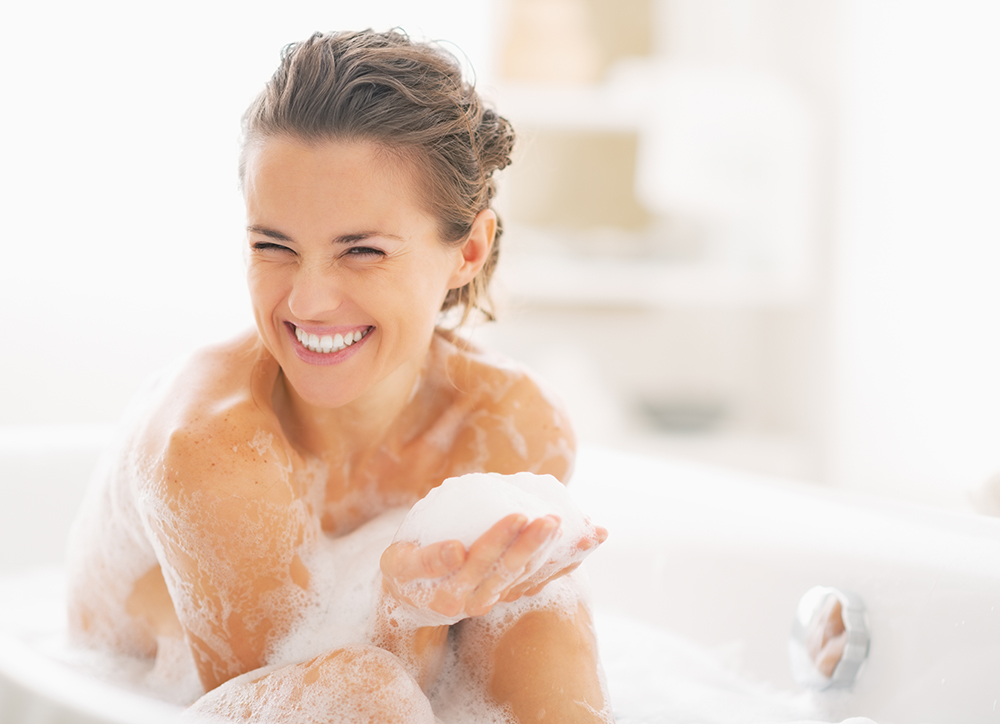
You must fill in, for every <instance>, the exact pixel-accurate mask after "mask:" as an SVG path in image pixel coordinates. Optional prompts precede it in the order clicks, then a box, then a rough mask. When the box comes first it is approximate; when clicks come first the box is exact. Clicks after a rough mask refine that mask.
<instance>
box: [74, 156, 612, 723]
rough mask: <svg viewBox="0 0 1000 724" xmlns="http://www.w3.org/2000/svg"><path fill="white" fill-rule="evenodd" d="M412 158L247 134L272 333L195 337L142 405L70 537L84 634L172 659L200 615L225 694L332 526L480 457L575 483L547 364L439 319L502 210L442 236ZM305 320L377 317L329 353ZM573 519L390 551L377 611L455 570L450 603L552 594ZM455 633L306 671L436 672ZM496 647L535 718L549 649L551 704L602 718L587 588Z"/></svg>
mask: <svg viewBox="0 0 1000 724" xmlns="http://www.w3.org/2000/svg"><path fill="white" fill-rule="evenodd" d="M414 178H415V171H414V169H413V168H412V167H410V166H409V165H408V164H405V163H402V162H400V161H399V160H398V159H396V158H393V157H391V156H388V155H387V154H385V153H384V152H382V151H380V150H379V149H377V148H374V147H371V146H369V145H365V144H343V143H334V142H324V143H320V144H312V145H307V144H303V143H301V142H298V141H294V140H290V139H276V140H272V141H269V142H268V143H267V144H265V145H264V146H263V147H262V148H260V149H258V150H257V151H256V153H255V154H252V156H251V159H250V163H249V164H248V181H247V210H248V247H247V248H248V252H247V253H248V272H247V276H248V283H249V287H250V291H251V299H252V301H253V305H254V315H255V319H256V322H257V329H256V330H255V331H254V332H252V333H249V334H247V335H245V336H242V337H240V338H239V339H236V340H234V341H232V342H229V343H226V344H223V345H220V346H218V347H215V348H211V349H207V350H204V351H202V352H200V353H198V354H197V355H195V356H194V357H193V358H192V359H191V360H190V361H189V362H188V363H187V365H186V366H185V367H184V368H183V369H182V370H181V371H180V372H179V373H178V374H177V375H176V376H175V377H174V378H172V379H171V380H169V381H166V382H165V383H163V384H162V385H161V386H160V388H159V389H158V390H157V391H156V394H153V395H151V396H150V397H149V399H148V400H147V402H146V405H145V408H144V409H142V410H140V411H139V413H138V414H137V416H136V418H135V419H136V424H135V425H134V427H133V429H132V432H131V433H130V435H129V436H128V438H127V439H126V441H125V443H124V444H123V446H122V449H121V450H120V454H119V462H118V464H117V465H115V466H113V467H112V468H111V469H110V471H109V473H108V475H107V477H106V479H105V480H104V481H103V483H102V484H103V486H104V489H103V491H99V493H98V494H96V495H95V496H94V500H95V503H94V504H93V505H92V506H90V507H89V508H88V510H87V511H85V512H84V514H83V516H82V517H81V521H80V524H79V525H78V528H77V532H76V533H75V537H76V540H77V541H79V542H80V544H81V545H80V546H79V548H80V550H81V551H83V552H82V553H80V555H79V556H78V557H77V559H76V563H75V564H73V565H71V597H70V605H71V628H72V629H73V631H74V633H75V635H76V636H77V637H78V638H79V639H82V640H89V641H91V642H93V641H95V640H98V642H99V643H103V644H104V645H110V646H111V647H113V648H115V649H117V650H120V651H123V652H128V653H139V654H142V655H147V656H155V655H156V654H157V651H158V649H159V648H160V647H161V645H162V644H163V641H164V639H165V638H176V637H178V636H180V635H183V636H184V638H185V639H186V640H187V642H188V644H189V646H190V648H191V651H192V653H193V655H194V659H195V663H196V665H197V668H198V674H199V676H200V679H201V681H202V683H203V685H204V687H205V689H206V690H212V689H214V688H216V687H217V686H219V685H220V684H222V683H224V682H226V681H229V680H230V679H232V678H233V677H235V676H238V675H240V674H242V673H245V672H247V671H250V670H252V669H255V668H257V667H260V666H262V665H264V664H266V663H267V662H268V655H269V652H270V651H271V650H272V645H273V643H274V642H275V641H280V640H281V639H282V636H283V635H284V634H286V633H287V632H288V631H289V630H290V629H291V628H292V627H293V626H294V624H295V622H296V620H297V616H298V614H299V610H300V608H301V605H302V604H301V601H302V594H303V592H307V591H309V590H311V586H312V585H313V583H312V579H311V577H312V576H313V575H315V574H314V573H313V572H312V571H310V569H309V567H308V566H307V565H306V563H305V561H308V560H309V559H310V556H311V554H312V553H313V551H314V550H315V547H316V546H317V545H318V543H319V541H320V540H321V539H322V537H323V536H340V535H344V534H346V533H348V532H350V531H352V530H354V529H356V528H357V527H358V526H360V525H362V524H363V523H365V522H366V521H369V520H371V519H373V518H374V517H376V516H377V515H379V514H380V513H382V512H383V511H385V510H386V509H388V508H391V507H396V506H408V505H412V503H413V502H415V501H416V500H418V499H420V498H421V497H423V495H425V494H426V493H427V491H429V490H430V489H431V488H433V487H434V486H436V485H438V484H440V483H441V482H442V481H443V480H444V479H445V478H447V477H452V476H455V475H460V474H463V473H467V472H482V471H491V472H500V473H514V472H520V471H531V472H537V473H549V474H552V475H555V476H556V477H557V478H559V479H561V480H563V481H566V480H567V478H568V476H569V474H570V472H571V468H572V463H573V454H574V442H573V437H572V433H571V430H570V428H569V426H568V424H567V421H566V419H565V417H564V415H563V413H562V412H561V411H560V409H559V408H558V407H557V406H556V405H554V404H553V403H552V401H551V400H550V398H548V397H547V396H546V395H545V394H544V392H543V391H542V389H541V388H540V387H539V386H538V384H537V383H536V382H535V381H534V380H532V378H531V377H530V376H528V375H527V374H526V373H525V372H524V371H522V370H520V369H518V368H516V367H514V366H511V365H509V364H507V363H504V362H501V361H499V360H497V359H494V358H490V357H488V356H487V355H484V354H483V353H481V352H479V351H478V350H476V349H474V348H472V347H470V346H468V345H466V344H465V343H464V342H462V341H461V340H460V339H458V338H456V337H454V336H453V335H451V334H449V333H447V332H442V331H439V330H438V331H435V327H434V320H435V318H436V316H437V310H438V308H439V307H440V305H441V302H442V301H443V299H444V296H445V294H446V293H447V291H448V289H450V288H456V287H458V286H461V285H463V284H465V283H466V282H467V281H468V280H469V279H471V278H472V276H474V275H475V273H476V272H477V271H478V269H479V268H480V267H481V265H482V263H483V261H484V259H485V254H486V252H488V249H489V244H490V243H491V241H492V236H493V233H494V229H495V217H493V216H492V212H482V213H481V214H480V215H479V216H478V217H477V219H476V222H475V224H474V226H473V230H472V232H471V233H470V236H469V238H468V239H467V240H466V241H465V243H463V244H462V245H459V246H446V245H444V244H442V243H441V242H440V240H439V239H438V237H437V226H436V223H435V221H434V219H432V218H431V217H430V216H429V215H428V214H427V213H426V212H425V211H424V210H423V207H424V205H423V203H422V200H421V199H420V197H419V195H418V194H417V191H416V189H418V188H419V184H417V183H416V182H415V180H414ZM296 328H301V329H303V330H305V331H306V332H309V331H314V332H328V331H329V332H332V331H334V330H343V333H344V334H347V333H348V332H351V331H361V332H362V333H363V335H364V336H363V338H362V339H361V340H359V341H358V342H355V343H354V344H353V345H352V346H351V347H348V348H346V349H345V350H342V351H341V352H335V353H333V355H330V356H328V357H325V358H323V359H319V356H318V355H317V353H315V352H310V351H309V350H308V349H307V348H306V347H305V346H303V345H302V343H301V341H299V340H298V338H297V337H296V334H295V329H296ZM320 336H322V335H320ZM555 523H556V521H553V520H550V519H540V520H538V521H534V522H529V521H526V520H524V519H523V518H520V517H510V518H507V519H504V520H501V521H498V522H497V524H496V525H495V526H494V528H492V529H491V530H490V531H489V532H488V533H487V534H486V535H484V536H483V537H482V538H481V539H480V540H479V541H477V543H476V544H474V545H473V546H472V547H470V548H469V549H468V550H466V549H465V548H464V547H462V546H461V545H460V544H459V545H457V547H456V544H455V543H444V544H440V545H435V546H429V547H426V548H416V547H412V546H410V547H403V546H396V547H391V548H390V549H389V550H387V551H386V554H385V555H384V556H383V559H382V573H383V586H382V590H381V593H380V596H379V602H378V605H377V607H376V608H377V611H376V615H381V614H380V612H382V613H384V612H388V613H390V614H391V613H392V611H393V609H394V608H396V607H399V606H405V605H406V603H407V602H406V601H405V600H404V601H401V600H400V598H399V596H398V591H399V588H400V586H399V584H400V583H405V582H407V581H410V580H412V579H414V578H425V579H427V580H428V581H429V582H431V583H433V585H435V586H436V587H437V589H436V590H437V593H438V595H435V597H434V602H435V603H434V604H433V605H434V606H436V607H437V609H439V610H437V612H438V613H443V614H446V615H454V614H456V613H457V614H459V615H465V616H484V615H488V614H489V608H490V606H489V601H492V600H495V599H497V598H500V599H504V600H515V599H517V598H518V597H520V596H524V595H530V594H532V593H536V592H538V591H539V590H541V589H542V588H543V587H544V586H545V585H546V583H547V581H545V580H533V579H531V578H529V577H526V576H522V575H519V572H520V571H522V570H523V569H524V568H525V567H526V564H527V562H528V561H529V560H530V559H531V556H532V554H533V553H534V552H535V551H536V550H538V549H540V548H541V547H542V546H544V545H545V543H546V542H547V540H548V539H549V536H551V535H553V534H554V528H555ZM603 535H604V533H603V532H601V534H600V535H599V539H594V540H586V541H580V542H579V545H580V546H581V547H586V548H589V547H593V546H595V545H597V544H598V543H599V542H600V540H601V539H603ZM122 546H125V547H126V549H127V547H128V546H131V547H132V549H133V550H134V551H135V555H134V556H133V557H132V559H131V560H128V561H125V562H123V560H122V558H121V556H118V555H116V554H114V553H113V551H116V550H121V549H122V548H121V547H122ZM565 572H566V571H561V573H565ZM98 592H99V593H98ZM581 605H582V604H581ZM123 611H124V613H125V615H122V612H123ZM539 617H541V618H539ZM539 621H542V622H543V623H544V624H545V625H539ZM464 623H465V622H463V624H460V626H461V625H464ZM476 631H477V629H476V627H475V626H472V625H469V626H464V628H463V633H462V637H461V638H462V640H463V641H464V642H465V643H464V644H462V645H463V646H465V647H466V648H468V649H469V650H470V651H471V650H476V651H480V650H482V649H483V645H484V641H483V640H481V639H482V636H479V637H477V633H476ZM448 632H449V627H448V626H421V627H412V628H409V629H407V628H406V627H403V630H399V629H392V630H390V629H389V628H388V627H383V629H381V633H380V634H379V635H378V636H376V639H377V640H376V641H374V643H376V644H377V645H378V647H379V648H380V649H382V650H384V651H385V652H388V653H389V654H391V656H390V658H389V659H386V658H385V657H384V656H383V655H382V654H378V655H373V656H368V655H360V654H357V652H356V651H352V653H351V655H349V656H346V655H345V656H338V655H335V654H336V652H331V654H330V656H329V657H327V658H325V659H323V660H322V661H318V662H317V661H313V662H303V663H302V664H300V665H298V666H300V667H306V668H303V669H302V671H299V672H293V673H297V674H302V675H303V676H305V675H306V673H308V671H314V670H316V671H319V670H325V668H324V667H327V666H335V667H343V666H348V665H349V666H355V667H361V669H359V670H362V671H369V670H370V672H383V673H370V676H375V677H380V676H383V675H384V676H386V678H387V680H388V679H391V678H392V677H394V676H398V675H401V674H400V672H402V673H404V674H405V675H407V676H411V677H412V678H413V679H415V680H416V681H417V682H418V684H420V685H421V686H423V687H427V686H429V685H430V684H431V683H433V681H434V679H435V677H436V676H437V674H438V672H439V670H440V665H441V661H442V657H443V652H444V644H445V641H446V638H447V636H448ZM485 643H486V646H487V649H488V650H490V651H493V652H494V654H493V655H492V656H491V657H489V658H490V660H489V661H485V662H482V665H483V666H484V667H487V668H489V669H490V671H491V675H490V690H491V692H492V694H493V696H494V698H495V699H496V700H497V701H498V702H499V703H505V704H508V705H510V706H511V707H512V709H513V710H514V711H515V712H516V713H517V714H518V716H519V717H520V719H521V721H523V722H528V721H534V720H535V719H536V718H537V717H538V716H539V710H538V707H537V706H535V704H536V703H537V701H538V700H539V697H543V698H546V697H547V698H549V699H552V690H551V689H550V688H549V686H550V683H551V682H547V681H546V680H545V678H544V677H540V676H539V674H538V672H535V673H534V674H531V672H532V668H531V667H529V666H528V663H529V662H536V663H537V661H538V658H537V651H539V650H543V651H545V652H546V656H545V657H544V659H545V661H546V666H547V667H548V670H550V671H555V672H559V674H560V678H561V680H562V681H563V682H565V684H566V685H565V687H564V691H565V696H564V698H565V699H566V701H565V702H563V703H564V704H565V707H564V708H565V712H564V715H565V717H566V718H565V719H560V718H553V714H554V713H555V712H557V711H559V706H560V704H559V701H558V696H557V697H556V698H555V699H552V702H551V704H550V706H549V718H547V719H546V721H560V720H565V721H588V720H594V721H603V720H606V719H607V715H606V714H600V712H602V710H603V709H604V708H605V701H604V694H603V689H602V686H601V682H600V679H599V676H598V668H599V665H598V662H597V658H596V649H595V646H594V644H593V634H592V631H591V626H590V620H589V614H588V613H587V612H586V608H585V607H581V608H580V609H579V611H577V612H576V613H575V614H573V615H571V616H568V617H567V616H566V615H565V613H564V612H562V611H552V612H546V611H544V610H543V611H540V612H538V613H536V614H533V615H532V616H530V617H528V616H526V617H525V618H524V620H523V621H519V622H517V623H516V624H515V625H514V626H512V627H510V628H509V629H508V630H506V632H505V633H504V634H503V636H502V638H501V640H499V641H495V640H493V641H488V642H485ZM373 662H374V663H373ZM387 662H388V663H387ZM309 666H312V667H313V668H312V669H309V668H308V667H309ZM316 667H319V669H317V668H316ZM365 667H369V668H365ZM372 667H373V668H372ZM394 667H395V668H394ZM293 668H294V667H293ZM535 668H537V666H535ZM396 669H398V671H397V670H396ZM389 670H392V673H391V675H390V674H386V673H385V672H386V671H389ZM304 672H305V673H304ZM283 675H291V674H290V673H289V672H285V674H283ZM309 676H313V675H312V674H309ZM307 678H308V677H307ZM332 679H338V677H332ZM332 679H331V680H332ZM311 680H314V681H320V680H323V681H327V680H328V679H324V678H322V677H320V676H319V674H318V673H317V674H316V675H315V676H314V677H313V678H312V679H311ZM536 685H537V686H542V687H543V689H544V690H543V689H538V688H533V687H535V686H536ZM416 691H417V692H418V693H419V689H418V690H416ZM335 693H336V692H335ZM411 694H412V692H411ZM337 695H338V696H341V695H342V696H350V693H349V692H346V693H345V692H340V693H337ZM421 696H422V695H421ZM580 702H585V703H586V712H584V713H583V714H581V711H580V709H579V703H580ZM425 705H426V702H423V704H420V705H419V706H417V705H416V704H415V706H416V708H411V710H412V711H418V710H421V711H422V709H421V708H420V707H421V706H425ZM428 711H429V709H428ZM588 712H590V713H588ZM594 712H596V713H594ZM592 713H593V715H591V714H592ZM541 714H542V715H544V711H543V712H541ZM386 716H388V715H386ZM561 716H562V715H561ZM386 720H389V719H386Z"/></svg>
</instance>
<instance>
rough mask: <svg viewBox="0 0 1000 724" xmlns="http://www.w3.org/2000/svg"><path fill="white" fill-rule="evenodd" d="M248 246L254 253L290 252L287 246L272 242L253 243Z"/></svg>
mask: <svg viewBox="0 0 1000 724" xmlns="http://www.w3.org/2000/svg"><path fill="white" fill-rule="evenodd" d="M250 246H251V248H252V249H253V250H254V251H287V252H291V251H292V250H291V249H289V248H288V247H287V246H282V245H281V244H275V243H274V242H273V241H255V242H254V243H253V244H251V245H250Z"/></svg>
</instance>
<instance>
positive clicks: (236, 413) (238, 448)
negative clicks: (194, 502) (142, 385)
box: [134, 332, 288, 492]
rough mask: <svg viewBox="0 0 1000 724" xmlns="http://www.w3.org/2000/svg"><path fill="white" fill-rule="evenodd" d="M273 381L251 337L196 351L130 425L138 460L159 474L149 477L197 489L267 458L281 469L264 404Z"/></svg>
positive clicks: (278, 436)
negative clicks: (152, 465)
mask: <svg viewBox="0 0 1000 724" xmlns="http://www.w3.org/2000/svg"><path fill="white" fill-rule="evenodd" d="M277 374H278V367H277V363H276V362H274V360H273V359H272V358H271V357H270V355H269V354H268V353H267V351H266V350H265V349H264V348H263V346H262V345H261V344H260V342H259V339H258V337H257V334H256V332H251V333H247V334H243V335H240V336H239V337H237V338H235V339H233V340H229V341H226V342H224V343H221V344H217V345H213V346H210V347H205V348H203V349H199V350H197V351H196V352H194V353H193V354H192V355H191V356H190V357H188V358H187V359H186V360H185V361H184V362H183V363H182V364H180V365H178V366H177V367H176V368H175V369H173V370H172V371H171V373H170V374H168V375H165V376H164V377H163V378H162V379H161V380H160V381H159V382H158V383H157V384H156V386H155V387H156V389H155V392H154V393H153V394H152V395H150V397H151V399H149V400H147V401H145V404H143V405H140V410H139V411H138V417H139V418H140V419H138V420H137V421H136V422H137V423H138V424H136V425H135V426H134V427H135V429H136V433H137V434H136V436H135V445H136V446H137V447H138V448H139V449H140V450H141V452H142V457H144V458H145V459H147V460H150V461H155V463H156V465H157V467H158V469H159V470H160V471H162V473H163V474H162V475H160V476H154V477H157V478H159V477H162V478H163V480H162V481H161V482H170V481H182V482H183V484H185V485H188V486H197V485H199V484H200V483H207V482H212V483H215V482H217V481H218V480H233V481H237V480H240V479H242V478H243V477H244V475H245V474H247V473H250V472H252V471H254V470H255V469H257V468H261V467H266V466H267V465H268V464H269V463H271V462H273V461H272V460H271V458H275V459H279V458H280V459H281V463H282V465H285V464H287V459H286V458H287V456H288V451H287V449H286V448H287V446H285V445H283V444H282V440H283V436H282V433H281V425H280V423H279V422H278V420H277V417H276V416H275V414H274V411H273V409H272V407H271V404H270V400H271V390H272V389H273V386H274V381H275V379H276V378H277ZM150 482H154V481H153V480H151V481H150ZM171 484H173V483H171ZM175 492H176V491H175Z"/></svg>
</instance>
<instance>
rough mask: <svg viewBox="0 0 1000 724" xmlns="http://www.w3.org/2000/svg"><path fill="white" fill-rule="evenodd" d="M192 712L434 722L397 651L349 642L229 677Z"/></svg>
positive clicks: (392, 723) (241, 717)
mask: <svg viewBox="0 0 1000 724" xmlns="http://www.w3.org/2000/svg"><path fill="white" fill-rule="evenodd" d="M192 710H193V712H195V713H198V714H209V715H213V716H216V717H222V718H223V719H228V720H232V721H246V722H271V721H281V722H290V723H291V722H302V723H303V724H304V723H305V722H309V724H313V723H314V722H330V723H331V724H333V723H334V722H336V723H338V724H339V723H340V722H343V723H344V724H354V723H355V722H357V723H358V724H360V723H362V722H364V723H365V724H367V723H368V722H373V721H377V722H386V723H387V724H425V723H427V724H430V723H432V722H433V721H434V714H433V712H432V711H431V706H430V703H429V702H428V700H427V697H426V696H425V695H424V693H423V692H422V691H421V690H420V687H419V686H418V685H417V682H416V681H415V680H414V679H413V677H412V676H410V675H409V674H408V673H407V672H406V670H405V669H404V668H403V666H402V664H401V663H400V662H399V660H398V659H396V657H395V656H393V655H392V654H390V653H388V652H386V651H383V650H382V649H379V648H375V647H373V646H361V645H357V646H345V647H343V648H340V649H336V650H335V651H332V652H330V653H327V654H323V655H321V656H318V657H316V658H315V659H312V660H311V661H307V662H305V663H301V664H293V665H290V666H283V667H280V668H277V669H273V670H270V671H268V672H266V673H263V674H260V675H258V676H256V677H254V675H253V673H251V674H247V675H244V676H242V677H237V678H236V679H233V680H231V681H229V682H226V683H225V684H223V685H222V686H220V687H219V688H218V689H215V690H214V691H211V692H209V693H208V694H206V695H205V696H204V697H202V698H201V699H200V700H199V701H198V702H196V703H195V705H194V707H192Z"/></svg>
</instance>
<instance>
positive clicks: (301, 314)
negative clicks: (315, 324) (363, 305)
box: [288, 264, 343, 321]
mask: <svg viewBox="0 0 1000 724" xmlns="http://www.w3.org/2000/svg"><path fill="white" fill-rule="evenodd" d="M342 302H343V289H342V285H341V283H340V280H339V279H338V275H337V273H336V272H335V271H334V270H331V269H330V268H329V267H326V266H325V265H321V264H304V265H302V266H301V267H299V269H298V271H297V272H296V273H295V279H294V280H293V282H292V291H291V293H290V294H289V295H288V308H289V311H291V313H292V314H293V315H295V316H296V317H297V318H298V319H300V320H303V321H306V320H310V321H327V319H328V317H329V316H330V314H331V313H332V312H334V311H336V310H337V308H338V307H340V305H341V303H342Z"/></svg>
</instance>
